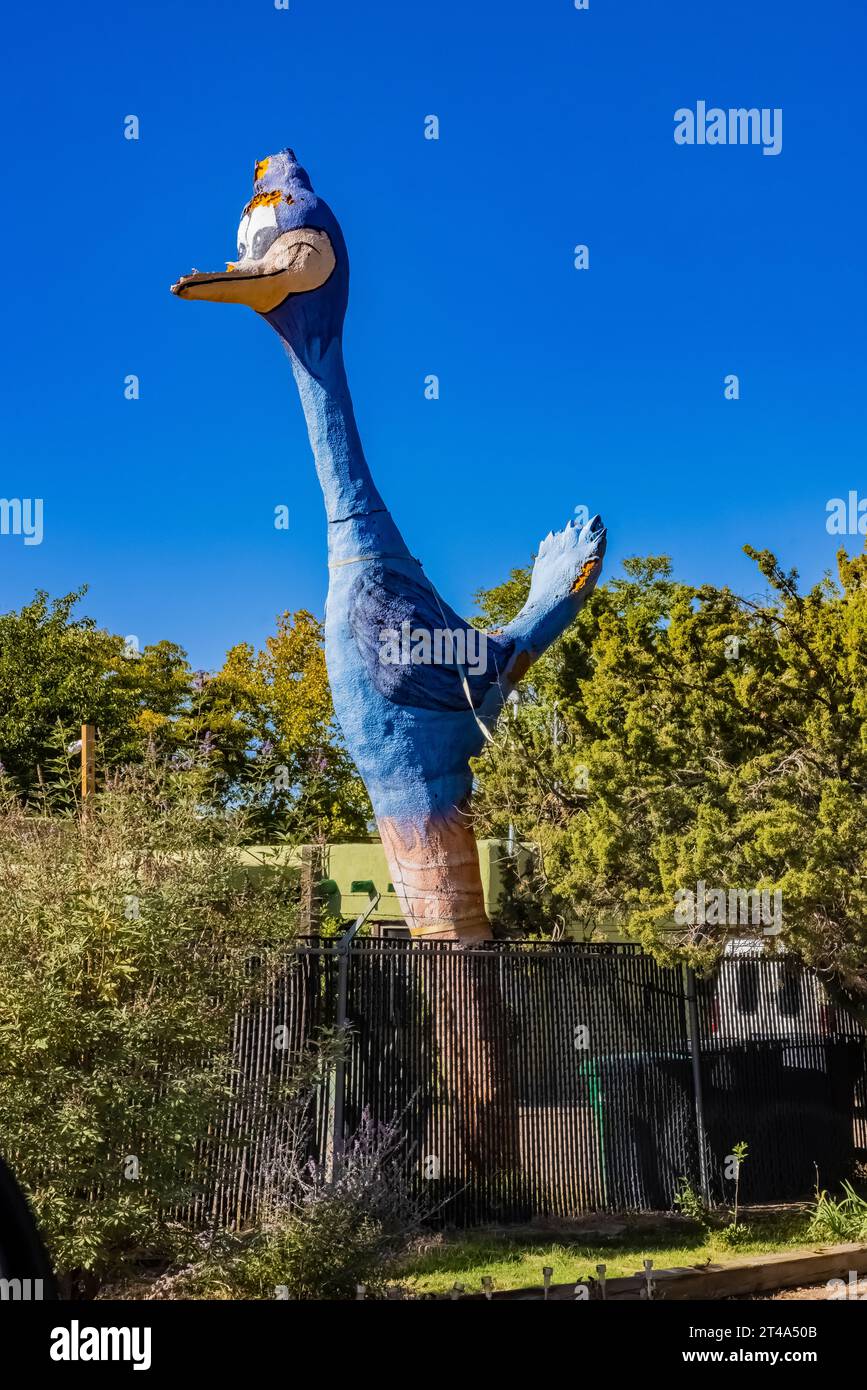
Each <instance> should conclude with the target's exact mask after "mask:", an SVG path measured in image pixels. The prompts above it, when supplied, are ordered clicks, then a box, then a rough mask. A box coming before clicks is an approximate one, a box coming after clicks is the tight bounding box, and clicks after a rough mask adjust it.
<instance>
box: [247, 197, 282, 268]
mask: <svg viewBox="0 0 867 1390" xmlns="http://www.w3.org/2000/svg"><path fill="white" fill-rule="evenodd" d="M276 229H277V213H276V212H275V210H274V208H273V207H272V206H271V205H270V204H267V203H260V204H259V206H258V207H255V208H254V209H253V211H252V212H251V213H248V215H247V216H246V217H242V218H241V225H240V226H239V228H238V259H239V260H242V261H243V260H250V259H253V260H258V259H259V258H260V257H261V256H264V254H265V252H266V251H267V249H268V247H269V246H270V245H271V242H272V241H273V240H274V233H275V232H276Z"/></svg>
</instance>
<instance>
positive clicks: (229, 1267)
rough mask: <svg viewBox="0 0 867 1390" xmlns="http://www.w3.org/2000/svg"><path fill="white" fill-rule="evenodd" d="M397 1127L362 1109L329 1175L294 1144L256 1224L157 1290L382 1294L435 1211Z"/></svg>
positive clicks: (211, 1294)
mask: <svg viewBox="0 0 867 1390" xmlns="http://www.w3.org/2000/svg"><path fill="white" fill-rule="evenodd" d="M403 1148H404V1143H403V1138H402V1135H401V1133H400V1129H399V1126H398V1124H397V1123H396V1122H395V1123H393V1124H391V1125H375V1124H373V1122H372V1121H371V1120H370V1117H369V1116H368V1115H365V1116H364V1117H363V1120H362V1124H361V1126H360V1128H359V1131H358V1133H357V1134H356V1135H355V1137H354V1138H353V1139H352V1140H351V1141H350V1142H349V1143H348V1145H347V1147H346V1151H345V1153H344V1155H343V1157H342V1160H341V1161H340V1163H339V1164H338V1166H337V1169H336V1172H335V1173H334V1175H333V1176H332V1175H331V1174H330V1173H329V1172H328V1170H327V1169H326V1168H325V1167H323V1166H320V1165H316V1164H312V1163H300V1162H299V1158H298V1155H299V1152H300V1149H298V1148H296V1147H294V1146H292V1145H290V1146H288V1147H287V1149H286V1150H285V1151H284V1153H283V1155H282V1157H281V1158H280V1159H278V1160H277V1162H275V1164H274V1166H273V1169H272V1173H271V1187H270V1199H269V1207H268V1208H266V1210H265V1212H264V1213H263V1215H262V1217H261V1219H260V1224H259V1228H258V1229H257V1230H256V1231H254V1232H250V1233H248V1234H242V1235H225V1234H224V1235H222V1236H219V1237H217V1238H216V1239H214V1240H212V1241H211V1242H210V1243H209V1244H208V1246H207V1248H206V1249H203V1252H202V1255H201V1258H199V1259H198V1260H196V1261H192V1262H191V1263H190V1264H189V1265H188V1266H187V1267H186V1268H184V1269H183V1270H180V1271H178V1273H177V1274H175V1275H173V1276H167V1277H166V1278H164V1279H162V1280H160V1281H158V1283H157V1284H156V1285H154V1286H153V1288H152V1289H151V1291H150V1296H151V1297H160V1298H164V1297H167V1296H168V1297H174V1298H184V1297H187V1298H189V1297H193V1298H250V1299H267V1298H278V1297H282V1298H288V1299H293V1300H295V1299H351V1298H354V1297H355V1296H356V1291H357V1288H358V1286H359V1285H364V1287H365V1290H366V1292H367V1296H368V1297H376V1296H377V1295H382V1294H383V1293H384V1291H385V1288H386V1286H387V1284H388V1282H389V1280H390V1279H392V1278H394V1277H395V1275H396V1272H397V1267H398V1266H397V1260H398V1256H399V1255H400V1254H401V1253H402V1252H403V1251H405V1249H406V1247H407V1245H408V1244H409V1242H410V1240H411V1239H412V1238H413V1237H414V1236H416V1235H417V1234H418V1232H419V1230H420V1229H421V1227H422V1224H423V1222H424V1220H425V1218H426V1216H428V1215H429V1214H430V1213H429V1211H428V1209H427V1207H426V1205H425V1203H424V1202H422V1201H420V1200H419V1199H418V1198H417V1197H416V1196H415V1194H414V1192H413V1191H412V1188H411V1185H410V1182H409V1180H408V1178H407V1169H406V1164H405V1155H404V1152H403Z"/></svg>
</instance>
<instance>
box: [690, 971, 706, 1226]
mask: <svg viewBox="0 0 867 1390" xmlns="http://www.w3.org/2000/svg"><path fill="white" fill-rule="evenodd" d="M686 1010H687V1018H688V1020H689V1050H690V1055H691V1057H692V1090H693V1099H694V1101H695V1127H696V1130H697V1132H698V1172H699V1183H700V1186H701V1195H702V1200H703V1201H704V1203H705V1205H706V1206H710V1202H711V1196H710V1183H709V1181H708V1172H707V1144H706V1142H705V1128H704V1098H703V1095H702V1089H701V1039H700V1035H699V1029H698V1002H697V997H696V987H695V971H694V970H693V969H692V967H691V966H687V967H686Z"/></svg>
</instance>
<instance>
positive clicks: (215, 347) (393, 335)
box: [0, 0, 867, 667]
mask: <svg viewBox="0 0 867 1390" xmlns="http://www.w3.org/2000/svg"><path fill="white" fill-rule="evenodd" d="M4 49H5V51H6V55H7V65H8V66H7V75H6V79H5V82H4V86H3V90H2V93H0V102H2V107H3V111H2V130H3V138H4V146H5V149H4V161H3V168H4V176H3V185H4V188H3V193H4V196H5V200H6V230H7V240H6V273H5V276H4V298H5V301H6V302H5V309H6V316H5V317H6V328H5V336H6V353H5V354H4V357H5V362H4V367H3V373H2V390H3V395H4V398H5V400H4V411H3V417H4V425H3V431H4V439H3V446H4V447H3V466H2V475H0V495H2V496H5V497H15V496H22V497H35V496H38V497H42V498H44V505H45V539H44V541H43V543H42V545H40V546H31V547H25V546H24V545H23V544H22V542H21V539H20V538H14V537H9V536H6V537H0V573H2V592H0V608H3V609H7V608H11V607H17V606H18V605H19V604H20V603H22V602H24V601H25V600H26V599H27V598H28V597H29V596H30V595H31V594H32V592H33V590H34V588H36V587H43V588H47V589H48V590H50V591H51V592H52V593H55V594H56V593H61V592H65V591H67V590H69V589H70V588H74V587H76V586H78V585H79V584H81V583H83V582H87V583H88V584H89V585H90V593H89V595H88V598H87V600H86V607H87V610H88V611H89V612H91V613H92V614H93V616H94V617H96V618H97V619H98V621H99V622H100V623H102V624H104V625H105V626H107V627H110V628H112V629H113V630H115V631H119V632H121V633H124V634H127V633H135V634H136V635H137V636H138V637H139V638H140V640H141V641H142V643H145V642H151V641H156V640H158V639H160V638H162V637H170V638H172V639H174V640H176V641H179V642H181V643H182V644H183V645H185V646H186V647H187V648H188V650H189V652H190V654H191V658H192V660H193V662H194V663H195V664H196V665H202V666H207V667H212V666H214V665H216V664H218V663H219V662H220V661H221V659H222V655H223V653H224V651H225V650H226V648H227V647H228V646H230V645H231V644H232V643H234V642H237V641H241V640H245V639H246V640H251V641H254V642H256V641H261V640H262V639H263V638H264V636H265V635H266V634H267V633H268V632H269V631H270V630H271V629H272V625H273V618H274V615H275V613H276V612H277V611H278V610H281V609H284V608H298V607H307V608H310V609H313V610H314V611H315V612H317V613H321V612H322V608H323V602H324V596H325V587H326V568H325V540H324V521H323V515H322V507H321V499H320V495H319V492H318V487H317V483H316V479H315V474H314V470H313V464H312V460H311V457H310V453H309V448H308V444H307V439H306V434H305V431H304V426H303V420H302V417H301V411H300V406H299V403H298V400H297V396H296V392H295V387H294V383H293V381H292V378H291V374H290V372H289V368H288V364H287V362H286V360H285V357H284V355H283V351H282V348H281V346H280V343H279V341H278V339H277V337H276V335H275V334H273V333H272V331H271V330H270V329H269V328H268V327H267V326H266V325H265V324H264V323H262V322H261V321H259V320H258V319H257V318H256V317H255V316H254V315H253V314H252V313H251V312H250V311H249V310H246V309H241V308H234V307H227V306H218V305H211V304H202V305H199V304H185V303H182V302H180V301H178V300H177V299H175V298H173V297H172V296H171V295H170V294H169V292H168V288H169V285H170V284H171V282H172V281H173V280H175V279H176V278H177V277H178V275H180V274H182V273H184V272H186V271H188V270H189V269H190V268H191V266H193V265H195V266H198V267H199V268H202V269H207V268H211V267H220V266H221V265H222V263H223V262H224V261H225V260H227V259H230V258H231V257H232V256H233V253H234V236H235V230H236V227H237V223H238V220H239V215H240V211H241V208H242V206H243V204H244V202H245V201H246V199H247V197H248V196H249V191H250V180H251V175H252V165H253V162H254V160H255V159H256V158H260V157H262V156H264V155H266V154H269V153H271V152H273V151H274V150H276V149H279V148H282V147H283V146H285V145H287V144H288V145H291V146H293V148H294V149H295V150H296V152H297V154H298V156H299V158H301V159H302V161H303V162H304V163H305V164H306V165H307V167H308V169H309V170H310V172H311V175H312V177H313V180H314V184H315V187H316V188H317V190H318V191H319V192H320V193H321V194H322V196H323V197H325V198H326V199H327V201H329V202H330V203H331V205H332V207H333V208H334V210H335V212H336V213H337V215H338V217H339V218H340V219H341V221H342V224H343V227H344V231H345V234H346V239H347V242H348V245H349V249H350V256H351V260H352V271H353V280H352V289H351V295H350V308H349V316H348V319H347V328H346V353H347V363H348V371H349V379H350V384H351V386H352V390H353V394H354V397H355V403H356V409H357V413H358V416H359V421H360V425H361V431H362V437H363V439H364V442H365V447H366V450H367V453H368V457H369V459H370V461H371V465H372V467H373V470H374V474H375V477H376V479H377V482H378V484H379V486H380V490H381V491H382V493H383V495H384V496H385V498H386V501H387V502H388V504H389V506H390V507H391V509H392V511H393V513H394V515H395V517H396V519H397V521H398V524H399V525H400V526H401V527H402V529H403V531H404V534H405V536H406V538H407V541H408V543H409V544H410V545H411V546H412V548H413V549H414V551H415V553H416V554H417V555H418V556H419V557H420V558H421V559H422V560H423V561H424V563H425V566H426V569H427V571H428V573H429V574H430V576H431V577H432V578H433V579H434V581H435V582H436V583H437V585H438V587H439V588H440V590H441V592H442V593H443V594H444V595H445V596H446V597H447V598H448V599H449V600H450V601H451V602H452V603H454V604H455V606H456V607H457V608H458V609H460V610H462V611H464V612H469V611H471V607H472V605H471V595H472V593H473V591H474V590H475V589H477V588H478V587H479V586H482V585H490V584H493V583H495V582H497V581H498V580H500V579H502V578H504V577H505V576H506V575H507V573H508V571H509V570H510V568H512V567H513V566H515V565H519V564H523V563H526V561H527V560H528V558H529V555H530V553H531V551H532V550H533V549H534V547H535V546H536V545H537V543H538V541H539V540H540V539H541V537H542V536H543V535H544V534H545V533H546V532H547V531H548V530H550V529H551V528H552V527H554V528H556V527H558V526H561V525H562V524H563V523H564V522H565V521H566V520H567V519H568V518H569V517H570V515H571V514H572V512H573V509H574V507H575V506H576V505H578V504H581V503H586V504H588V505H590V506H591V508H592V509H594V510H598V511H600V512H601V513H602V514H603V516H604V518H605V520H606V522H607V523H608V527H609V536H610V540H609V551H608V555H609V560H608V565H607V573H608V574H609V575H611V574H613V573H615V572H616V571H617V569H618V568H619V563H620V560H621V559H622V557H624V556H625V555H629V554H637V553H647V552H649V551H653V552H657V553H659V552H667V553H669V554H671V555H672V557H673V559H674V562H675V567H676V573H677V574H678V576H680V577H682V578H683V579H685V580H689V581H702V580H708V581H713V582H717V583H721V582H730V583H732V584H733V585H735V586H738V587H740V588H742V589H744V590H747V591H750V592H754V591H756V590H757V589H758V588H759V587H760V585H759V583H758V582H757V579H756V577H755V572H754V570H753V567H752V565H751V564H750V562H749V561H747V560H746V559H745V557H743V556H742V555H741V554H740V547H741V545H742V544H743V543H744V542H745V541H749V542H751V543H752V544H754V545H758V546H769V547H771V548H773V549H775V550H776V551H777V552H778V554H779V556H780V558H781V560H783V561H784V562H785V563H786V565H797V566H798V567H799V569H800V570H801V572H802V575H803V576H804V579H805V580H808V581H812V580H814V579H816V578H817V577H818V576H819V575H820V574H821V573H822V571H823V570H824V569H826V568H827V567H829V566H830V565H832V563H833V556H834V552H835V550H836V548H837V545H838V544H839V542H838V540H837V538H835V537H832V536H830V535H828V534H827V532H826V529H825V503H826V501H827V499H828V498H830V497H833V496H839V495H845V493H846V492H847V491H848V490H849V489H850V488H859V489H860V494H861V495H862V496H863V495H864V493H865V492H867V469H865V466H864V465H865V419H867V396H865V389H864V385H865V323H867V314H865V307H867V306H865V298H867V296H865V270H864V266H865V240H867V239H865V179H864V168H865V148H867V114H865V113H867V103H865V100H864V81H863V76H864V59H865V53H867V19H865V10H864V5H863V3H862V0H823V3H822V4H821V5H820V4H816V3H807V0H761V3H756V0H729V2H728V3H725V4H717V5H709V4H693V5H685V4H683V3H674V0H656V3H653V2H652V0H621V3H616V2H615V0H591V3H590V9H589V10H588V11H581V12H579V11H576V10H575V9H574V6H573V0H534V2H532V3H531V0H527V2H526V3H518V0H473V3H468V0H438V2H437V3H436V4H423V3H417V4H412V3H408V0H399V2H398V0H380V3H373V2H372V0H371V3H367V4H359V3H358V2H357V0H290V8H289V10H288V11H278V10H276V9H274V8H273V5H272V3H271V0H245V3H244V4H243V5H238V4H237V3H236V4H232V5H228V4H224V3H221V2H220V0H208V3H204V2H203V0H192V2H190V0H187V3H184V4H181V5H178V4H167V3H148V4H147V5H117V4H108V3H105V0H103V2H102V3H98V4H95V5H87V6H70V5H66V4H59V3H57V2H56V0H51V3H48V4H46V5H42V6H39V7H38V8H37V9H36V10H33V9H32V8H31V9H30V10H29V11H28V10H27V9H26V8H25V7H23V6H18V7H13V9H11V10H10V11H8V13H7V15H6V17H5V20H4ZM699 99H702V100H706V101H707V102H708V104H709V105H713V104H718V105H720V106H723V107H729V106H757V107H782V108H783V113H784V118H783V119H784V125H783V150H782V153H781V154H780V155H778V156H776V157H767V156H763V155H762V153H761V150H760V149H758V148H755V147H745V148H741V147H707V146H706V147H704V148H699V147H692V148H689V147H678V146H677V145H675V143H674V140H673V127H674V122H673V114H674V111H675V110H676V109H677V108H679V107H683V106H692V107H694V106H695V104H696V102H697V101H698V100H699ZM128 114H135V115H137V116H138V117H139V119H140V123H141V138H140V139H139V140H138V141H137V142H133V141H127V140H125V139H124V138H123V120H124V117H125V116H126V115H128ZM429 114H436V115H437V116H438V117H439V119H440V122H441V138H440V139H439V141H438V142H433V141H426V140H425V139H424V138H423V122H424V117H425V116H426V115H429ZM577 243H587V244H588V245H589V247H590V262H591V264H590V270H589V271H588V272H579V271H576V270H575V269H574V268H573V255H572V251H573V247H574V246H575V245H576V244H577ZM731 372H734V373H737V374H738V375H739V377H740V383H741V399H740V400H739V401H737V402H729V401H726V400H724V398H723V379H724V377H725V375H726V374H727V373H731ZM127 373H136V374H138V375H139V377H140V379H141V399H140V400H139V401H135V402H128V401H125V400H124V398H123V381H124V377H125V376H126V374H127ZM428 373H436V374H437V375H438V376H439V377H440V382H441V398H440V400H439V401H436V402H431V401H427V400H425V398H424V394H423V382H424V378H425V376H426V375H427V374H428ZM279 503H286V504H288V506H289V508H290V512H291V525H290V529H289V531H288V532H278V531H275V529H274V527H273V509H274V507H275V505H277V504H279ZM860 544H861V542H860V541H858V540H857V538H850V540H849V541H848V545H849V548H850V549H853V550H854V549H857V548H859V546H860Z"/></svg>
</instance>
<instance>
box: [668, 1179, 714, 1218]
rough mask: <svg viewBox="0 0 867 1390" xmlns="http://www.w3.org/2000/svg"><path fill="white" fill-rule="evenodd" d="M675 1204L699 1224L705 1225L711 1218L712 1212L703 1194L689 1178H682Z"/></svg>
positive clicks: (675, 1196) (687, 1216)
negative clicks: (697, 1190)
mask: <svg viewBox="0 0 867 1390" xmlns="http://www.w3.org/2000/svg"><path fill="white" fill-rule="evenodd" d="M674 1205H675V1207H676V1208H677V1210H678V1211H679V1212H680V1214H681V1216H685V1217H686V1218H687V1220H688V1221H694V1222H695V1223H696V1225H697V1226H705V1225H706V1224H707V1222H708V1220H709V1217H710V1213H709V1211H708V1209H707V1206H706V1204H705V1202H704V1199H703V1198H702V1197H701V1195H700V1194H699V1193H698V1192H696V1190H695V1188H694V1187H693V1185H692V1183H691V1182H690V1181H689V1179H688V1178H680V1179H679V1181H678V1185H677V1191H676V1192H675V1194H674Z"/></svg>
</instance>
